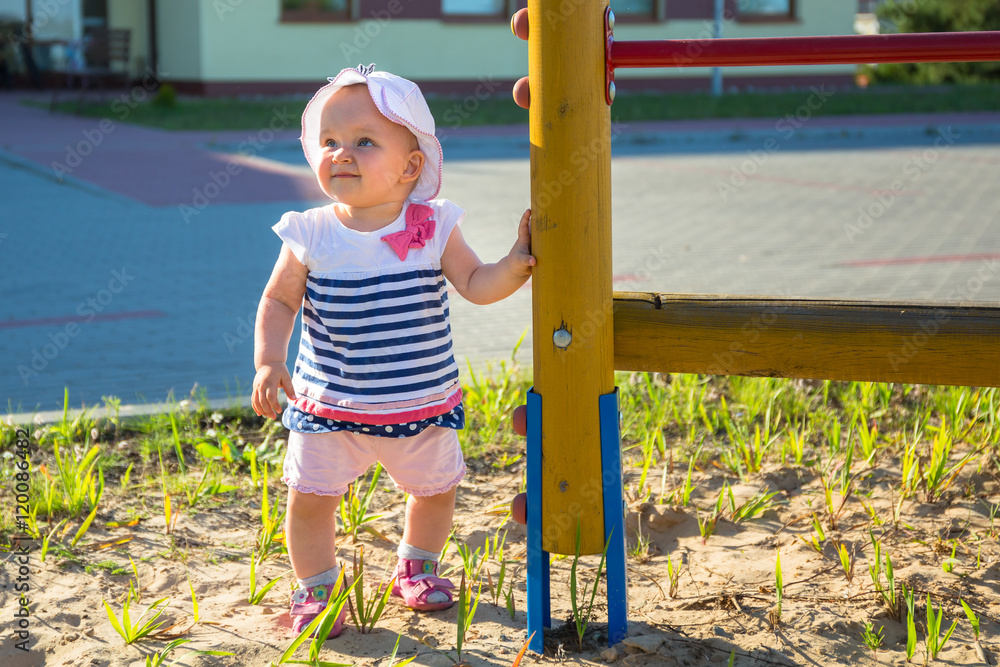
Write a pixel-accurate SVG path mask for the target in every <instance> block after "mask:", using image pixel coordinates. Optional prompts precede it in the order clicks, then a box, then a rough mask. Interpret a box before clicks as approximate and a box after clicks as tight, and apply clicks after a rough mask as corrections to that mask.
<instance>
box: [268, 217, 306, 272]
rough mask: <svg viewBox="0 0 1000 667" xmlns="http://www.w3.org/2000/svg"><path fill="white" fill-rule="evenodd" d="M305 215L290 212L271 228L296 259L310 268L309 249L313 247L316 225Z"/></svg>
mask: <svg viewBox="0 0 1000 667" xmlns="http://www.w3.org/2000/svg"><path fill="white" fill-rule="evenodd" d="M310 222H311V221H310V220H309V218H308V217H307V216H306V215H305V214H304V213H299V212H298V211H289V212H288V213H286V214H284V215H283V216H281V220H279V221H278V224H276V225H274V226H273V227H271V229H273V230H274V233H275V234H277V235H278V238H280V239H281V240H282V241H283V242H284V243H285V245H287V246H288V247H289V249H290V250H291V251H292V254H293V255H295V259H297V260H299V261H300V262H302V265H303V266H305V267H306V268H309V257H310V252H309V248H310V247H311V246H312V241H313V232H314V227H315V226H314V225H313V224H310Z"/></svg>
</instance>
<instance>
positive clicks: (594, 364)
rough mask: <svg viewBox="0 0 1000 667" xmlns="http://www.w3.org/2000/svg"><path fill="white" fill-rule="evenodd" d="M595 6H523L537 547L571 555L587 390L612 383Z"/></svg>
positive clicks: (607, 168)
mask: <svg viewBox="0 0 1000 667" xmlns="http://www.w3.org/2000/svg"><path fill="white" fill-rule="evenodd" d="M607 6H608V3H607V0H529V2H528V15H529V17H530V33H529V38H528V53H529V76H530V84H531V107H530V122H531V208H532V214H533V217H532V251H533V253H534V255H535V256H536V257H537V258H538V265H537V266H536V267H535V269H534V280H533V288H532V299H533V313H534V318H533V323H534V334H533V342H534V389H535V392H536V393H538V394H540V395H541V399H542V546H543V548H544V549H545V550H546V551H549V552H552V553H559V554H572V553H573V551H574V547H575V541H576V526H577V521H578V520H579V522H580V531H581V544H580V551H581V553H590V554H593V553H600V552H601V550H602V549H603V547H604V527H603V518H604V513H603V510H602V490H603V485H602V480H601V443H600V431H599V418H598V397H599V396H600V395H602V394H607V393H610V392H612V391H614V367H613V364H614V349H613V332H612V296H611V291H612V285H611V280H612V277H611V275H612V274H611V143H610V142H611V116H610V108H609V106H608V104H607V102H606V99H605V81H604V72H605V64H604V61H605V58H604V47H605V38H604V13H605V9H606V7H607ZM567 334H568V337H567ZM554 336H555V338H554ZM567 340H568V345H566V346H565V347H560V345H563V344H564V343H566V341H567Z"/></svg>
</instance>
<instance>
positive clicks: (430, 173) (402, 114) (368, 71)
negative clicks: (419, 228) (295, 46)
mask: <svg viewBox="0 0 1000 667" xmlns="http://www.w3.org/2000/svg"><path fill="white" fill-rule="evenodd" d="M374 70H375V65H368V66H367V67H364V66H362V65H358V66H357V67H356V68H348V69H344V70H341V71H340V74H338V75H337V76H334V77H330V78H329V81H330V83H328V84H327V85H325V86H323V87H322V88H320V89H319V90H318V91H317V92H316V94H315V95H313V98H312V99H311V100H309V104H307V105H306V110H305V111H304V112H303V113H302V136H301V141H302V150H303V151H304V152H305V154H306V160H308V161H309V166H310V167H312V170H313V171H314V172H318V169H317V168H318V167H319V160H320V156H321V154H322V146H320V143H319V135H320V130H321V122H320V121H321V117H322V115H323V105H324V104H326V101H327V100H328V99H330V96H331V95H333V94H334V93H335V92H337V91H338V90H340V89H341V88H343V87H345V86H351V85H354V84H357V83H363V84H367V86H368V92H369V93H370V94H371V97H372V102H374V103H375V107H376V108H377V109H378V110H379V111H380V112H382V115H383V116H385V117H386V118H388V119H389V120H391V121H392V122H394V123H398V124H400V125H402V126H404V127H406V128H407V129H408V130H410V132H412V133H413V136H415V137H416V138H417V144H418V145H419V146H420V150H421V151H422V152H423V154H424V157H425V158H426V162H425V164H424V168H423V170H422V171H421V172H420V177H419V178H418V179H417V185H416V186H415V187H414V188H413V192H412V193H411V194H410V198H411V199H416V200H418V201H426V200H428V199H434V198H435V197H437V194H438V192H440V190H441V171H442V168H443V162H444V159H443V157H442V155H441V143H440V142H439V141H438V140H437V137H435V136H434V116H432V115H431V111H430V109H428V108H427V101H426V100H424V96H423V94H422V93H421V92H420V88H419V87H418V86H417V84H415V83H413V82H412V81H409V80H407V79H404V78H403V77H400V76H396V75H395V74H389V73H388V72H376V71H374Z"/></svg>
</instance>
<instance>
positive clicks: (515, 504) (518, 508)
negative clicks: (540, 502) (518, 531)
mask: <svg viewBox="0 0 1000 667" xmlns="http://www.w3.org/2000/svg"><path fill="white" fill-rule="evenodd" d="M510 515H511V518H513V519H514V521H516V522H517V523H519V524H521V525H522V526H523V525H525V524H526V523H528V494H527V493H519V494H517V495H516V496H514V500H512V501H510Z"/></svg>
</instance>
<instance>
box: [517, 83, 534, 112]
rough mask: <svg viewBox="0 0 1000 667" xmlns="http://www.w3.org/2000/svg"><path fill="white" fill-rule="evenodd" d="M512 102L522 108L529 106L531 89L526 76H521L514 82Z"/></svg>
mask: <svg viewBox="0 0 1000 667" xmlns="http://www.w3.org/2000/svg"><path fill="white" fill-rule="evenodd" d="M514 103H515V104H517V106H519V107H521V108H522V109H527V108H528V107H530V106H531V89H530V88H529V87H528V77H526V76H522V77H521V78H520V79H518V80H517V83H515V84H514Z"/></svg>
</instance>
